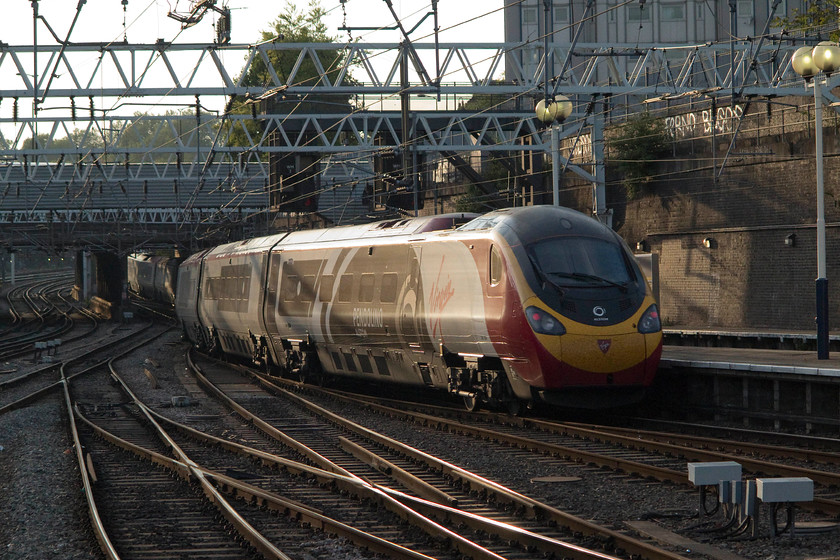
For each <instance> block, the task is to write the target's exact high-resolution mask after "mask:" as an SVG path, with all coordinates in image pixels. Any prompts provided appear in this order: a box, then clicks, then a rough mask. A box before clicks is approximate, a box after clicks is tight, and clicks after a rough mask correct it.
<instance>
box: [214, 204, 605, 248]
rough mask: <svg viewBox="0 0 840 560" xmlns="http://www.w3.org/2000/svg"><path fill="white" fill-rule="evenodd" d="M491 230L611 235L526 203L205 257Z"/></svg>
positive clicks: (290, 236) (241, 244)
mask: <svg viewBox="0 0 840 560" xmlns="http://www.w3.org/2000/svg"><path fill="white" fill-rule="evenodd" d="M488 230H494V231H497V232H498V233H499V234H501V235H502V236H504V237H505V238H506V239H507V240H508V242H509V243H511V244H512V245H517V244H520V243H523V244H528V243H531V242H533V241H535V240H538V239H543V238H545V237H547V236H552V235H587V236H595V237H601V238H604V239H606V238H608V237H609V236H611V235H612V234H611V230H610V229H609V228H607V227H606V226H604V225H603V224H601V223H600V222H598V221H597V220H595V219H593V218H592V217H590V216H587V215H586V214H583V213H581V212H578V211H576V210H571V209H569V208H563V207H559V206H548V205H546V206H526V207H519V208H505V209H502V210H496V211H493V212H490V213H488V214H483V215H481V214H471V213H452V214H440V215H436V216H422V217H416V218H405V219H396V220H385V221H380V222H372V223H369V224H363V225H353V226H338V227H332V228H324V229H312V230H301V231H293V232H287V233H278V234H274V235H269V236H265V237H255V238H251V239H245V240H242V241H234V242H231V243H225V244H223V245H219V246H217V247H214V248H212V249H210V250H209V251H208V252H207V253H206V256H207V258H209V259H220V258H227V257H229V256H232V255H243V254H250V253H262V252H266V251H268V250H270V249H271V248H273V247H275V246H279V247H281V248H283V247H290V248H291V247H293V246H300V245H308V244H315V243H319V244H321V243H323V244H333V243H341V242H347V243H353V244H355V243H365V242H373V241H374V240H377V241H380V242H387V240H388V239H391V238H393V239H397V238H400V237H404V236H407V235H418V234H424V233H431V232H437V233H441V232H445V231H458V232H475V233H478V232H481V231H488Z"/></svg>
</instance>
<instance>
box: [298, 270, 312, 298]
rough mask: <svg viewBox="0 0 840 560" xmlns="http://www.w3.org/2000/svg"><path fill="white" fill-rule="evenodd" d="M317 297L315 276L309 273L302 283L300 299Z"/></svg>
mask: <svg viewBox="0 0 840 560" xmlns="http://www.w3.org/2000/svg"><path fill="white" fill-rule="evenodd" d="M314 299H315V276H314V275H312V274H307V275H306V276H304V277H303V282H301V284H300V301H312V300H314Z"/></svg>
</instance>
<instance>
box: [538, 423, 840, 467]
mask: <svg viewBox="0 0 840 560" xmlns="http://www.w3.org/2000/svg"><path fill="white" fill-rule="evenodd" d="M528 422H531V423H534V425H535V426H536V427H539V428H541V429H544V428H542V422H540V423H539V424H536V422H538V421H535V420H526V424H527V423H528ZM548 424H549V426H551V424H552V423H551V422H549V423H548ZM563 425H565V426H572V427H578V428H582V429H590V430H597V431H599V432H604V433H614V434H617V435H625V436H627V437H631V438H634V439H638V438H643V439H645V440H650V441H658V442H663V443H668V442H671V443H677V444H679V445H691V446H696V447H707V448H710V449H719V450H722V451H726V452H727V453H736V454H738V453H754V454H763V455H772V456H776V457H781V458H789V459H797V460H799V461H808V462H815V463H826V464H829V465H831V464H838V463H840V453H838V452H832V451H820V450H817V449H800V448H797V447H789V446H781V445H770V444H762V443H753V442H750V441H737V440H723V439H720V438H712V437H708V436H693V435H690V434H678V433H671V432H660V431H653V430H642V429H638V428H621V427H617V426H600V425H588V424H579V423H576V422H564V423H563ZM547 429H551V428H547Z"/></svg>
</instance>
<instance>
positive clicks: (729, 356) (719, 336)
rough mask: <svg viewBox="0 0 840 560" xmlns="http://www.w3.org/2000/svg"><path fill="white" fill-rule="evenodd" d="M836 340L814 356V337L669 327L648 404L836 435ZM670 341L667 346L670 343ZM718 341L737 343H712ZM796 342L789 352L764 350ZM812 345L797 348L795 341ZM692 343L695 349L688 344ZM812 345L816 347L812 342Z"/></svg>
mask: <svg viewBox="0 0 840 560" xmlns="http://www.w3.org/2000/svg"><path fill="white" fill-rule="evenodd" d="M838 339H840V337H837V336H836V335H835V336H832V345H831V349H830V352H829V359H827V360H820V359H818V358H817V352H816V349H815V348H810V347H807V346H810V345H811V344H813V343H814V342H815V340H816V335H815V334H814V333H780V332H769V331H715V330H703V331H700V330H680V331H677V332H674V331H673V330H672V331H670V332H669V333H667V335H666V338H665V346H664V348H663V351H662V360H661V362H660V367H659V372H658V373H657V377H656V380H655V382H654V388H653V391H652V395H651V397H652V398H651V400H652V402H653V403H654V404H655V405H656V406H659V407H661V409H662V410H663V411H668V414H673V415H675V416H680V417H683V418H684V419H687V420H694V419H704V418H705V419H711V418H714V419H727V418H729V419H732V420H736V421H738V422H742V423H743V425H744V426H756V427H762V428H765V427H773V428H776V429H786V428H793V429H797V430H799V429H804V430H805V431H807V432H812V431H820V432H823V433H825V432H826V431H828V432H831V433H835V434H836V433H837V432H838V431H840V351H838V350H837V349H836V347H835V344H837V342H838ZM675 340H676V342H677V344H670V343H669V341H675ZM720 341H728V342H737V344H733V345H731V346H717V345H716V343H718V342H720ZM773 341H780V342H784V343H787V342H790V341H795V347H796V349H768V348H766V347H759V348H749V347H732V346H735V345H737V346H750V345H751V344H750V343H756V342H758V344H757V346H766V345H769V344H770V343H771V342H773ZM803 341H804V342H805V343H811V344H806V346H805V347H803V346H802V342H803ZM693 344H696V345H693ZM813 346H814V347H815V346H816V345H815V344H813Z"/></svg>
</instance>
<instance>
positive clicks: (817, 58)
mask: <svg viewBox="0 0 840 560" xmlns="http://www.w3.org/2000/svg"><path fill="white" fill-rule="evenodd" d="M791 64H792V66H793V70H794V71H795V72H796V73H797V74H799V75H800V76H802V77H803V78H805V81H810V80H811V78H814V80H813V82H814V120H815V121H816V125H815V127H814V128H815V134H814V136H815V142H816V147H815V155H816V158H817V280H816V288H817V289H816V292H817V358H818V359H820V360H827V359H828V279H827V278H826V272H825V268H826V267H825V187H824V184H823V119H822V105H823V104H822V93H821V92H820V80H819V79H817V74H818V73H819V72H820V71H822V72H823V73H824V74H825V75H826V76H828V75H830V74H831V73H832V72H834V71H835V70H837V69H838V68H840V47H838V46H837V44H835V43H831V42H829V41H823V42H821V43H819V44H818V45H817V46H816V47H814V48H811V47H802V48H800V49H797V50H796V52H795V53H793V59H792V60H791Z"/></svg>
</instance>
